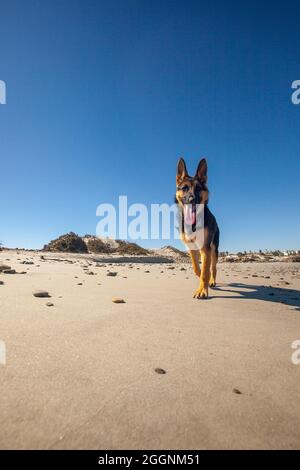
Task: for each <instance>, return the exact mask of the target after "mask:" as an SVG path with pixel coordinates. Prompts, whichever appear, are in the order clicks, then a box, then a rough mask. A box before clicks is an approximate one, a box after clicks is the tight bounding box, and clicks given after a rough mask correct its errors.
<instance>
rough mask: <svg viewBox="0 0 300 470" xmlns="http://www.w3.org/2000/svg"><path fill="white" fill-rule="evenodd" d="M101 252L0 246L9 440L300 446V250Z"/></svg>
mask: <svg viewBox="0 0 300 470" xmlns="http://www.w3.org/2000/svg"><path fill="white" fill-rule="evenodd" d="M96 258H97V257H95V256H90V255H86V256H84V255H68V254H57V253H41V252H26V251H16V250H3V251H1V252H0V264H5V265H8V266H9V267H10V268H11V269H13V270H15V271H16V273H15V274H9V273H8V274H5V273H0V281H2V282H3V284H2V285H0V325H1V326H0V340H2V341H4V342H5V345H6V365H0V374H1V380H0V384H1V400H0V419H1V428H0V448H1V449H84V448H86V449H99V450H100V449H232V448H234V449H246V448H256V449H263V448H264V449H275V448H277V449H296V448H299V446H300V398H299V397H300V395H299V392H300V365H298V366H297V365H294V364H293V363H292V361H291V355H292V353H293V349H292V348H291V344H292V342H293V341H295V340H297V339H300V264H299V263H223V264H220V265H219V275H218V287H217V288H216V289H210V298H209V299H207V300H195V299H193V298H192V294H193V292H194V291H195V289H196V288H197V284H198V281H197V279H196V277H194V274H193V272H192V269H191V267H190V265H189V264H187V263H172V262H167V263H160V262H159V258H158V259H156V260H151V261H152V262H151V263H150V262H149V261H148V262H147V260H146V261H145V260H144V261H145V262H144V261H143V259H142V258H140V259H139V260H138V261H139V262H138V263H135V262H134V260H132V261H130V259H125V258H124V259H123V262H122V259H117V260H113V258H112V257H107V259H104V260H103V258H102V259H100V258H99V259H100V261H96ZM125 261H126V262H125ZM153 261H156V262H155V263H154V262H153ZM24 262H25V263H33V264H24ZM21 272H24V273H26V274H20V273H21ZM108 272H113V273H117V274H115V275H107V274H108ZM36 290H46V291H47V292H48V293H49V296H50V297H49V298H37V297H35V296H34V295H33V292H35V291H36ZM113 298H120V299H123V300H124V301H125V303H122V304H121V303H113V302H112V299H113ZM47 303H50V304H53V305H52V306H47ZM156 369H162V370H163V371H158V372H165V373H157V371H156Z"/></svg>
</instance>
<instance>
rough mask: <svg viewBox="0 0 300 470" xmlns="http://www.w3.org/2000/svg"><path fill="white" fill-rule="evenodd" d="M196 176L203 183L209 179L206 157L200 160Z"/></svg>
mask: <svg viewBox="0 0 300 470" xmlns="http://www.w3.org/2000/svg"><path fill="white" fill-rule="evenodd" d="M195 176H196V178H198V180H199V181H201V183H206V181H207V163H206V160H205V158H202V160H201V161H200V163H199V165H198V168H197V171H196V175H195Z"/></svg>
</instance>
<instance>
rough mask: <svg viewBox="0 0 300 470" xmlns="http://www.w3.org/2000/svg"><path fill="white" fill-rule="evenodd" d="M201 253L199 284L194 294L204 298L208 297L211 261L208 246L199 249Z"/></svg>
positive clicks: (196, 296)
mask: <svg viewBox="0 0 300 470" xmlns="http://www.w3.org/2000/svg"><path fill="white" fill-rule="evenodd" d="M200 253H201V265H202V266H201V274H200V285H199V288H198V289H197V290H196V292H195V294H194V298H196V299H205V298H206V297H208V283H209V276H210V262H211V249H210V247H204V248H202V249H201V251H200Z"/></svg>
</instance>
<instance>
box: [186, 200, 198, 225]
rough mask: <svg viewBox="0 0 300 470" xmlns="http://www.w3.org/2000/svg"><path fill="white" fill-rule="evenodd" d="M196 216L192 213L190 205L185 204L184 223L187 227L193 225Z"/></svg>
mask: <svg viewBox="0 0 300 470" xmlns="http://www.w3.org/2000/svg"><path fill="white" fill-rule="evenodd" d="M195 219H196V214H195V212H193V209H192V205H191V204H186V205H185V206H184V221H185V223H186V224H188V225H193V224H194V223H195Z"/></svg>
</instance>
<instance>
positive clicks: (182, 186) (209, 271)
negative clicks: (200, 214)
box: [176, 158, 220, 299]
mask: <svg viewBox="0 0 300 470" xmlns="http://www.w3.org/2000/svg"><path fill="white" fill-rule="evenodd" d="M206 183H207V163H206V160H205V159H204V158H203V159H202V160H201V161H200V163H199V165H198V168H197V171H196V174H195V176H192V177H191V176H189V174H188V172H187V169H186V165H185V161H184V160H183V158H181V159H180V160H179V162H178V164H177V176H176V186H177V190H176V202H177V203H178V204H179V206H180V210H181V211H182V212H183V210H184V209H183V208H184V204H191V205H193V207H196V204H204V242H203V246H202V247H201V248H200V249H197V250H194V249H190V250H189V252H190V256H191V260H192V264H193V269H194V272H195V274H196V276H198V277H199V278H200V284H199V287H198V289H197V290H196V292H195V294H194V297H195V298H198V299H199V298H206V297H208V287H209V286H210V287H215V286H216V278H217V262H218V249H219V234H220V232H219V227H218V225H217V222H216V219H215V217H214V215H213V214H212V213H211V212H210V210H209V208H208V206H207V203H208V195H209V192H208V189H207V185H206ZM180 231H181V239H182V240H183V242H184V243H187V242H190V241H191V240H187V239H186V235H185V233H184V230H183V228H180ZM200 259H201V269H200V265H199V261H200Z"/></svg>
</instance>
